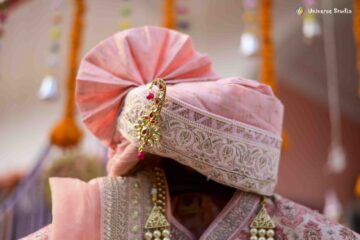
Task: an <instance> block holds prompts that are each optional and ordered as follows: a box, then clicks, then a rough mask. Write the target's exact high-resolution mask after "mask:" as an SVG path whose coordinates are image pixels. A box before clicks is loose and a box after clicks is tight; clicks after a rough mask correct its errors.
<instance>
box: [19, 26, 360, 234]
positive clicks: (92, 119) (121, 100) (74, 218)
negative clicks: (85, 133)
mask: <svg viewBox="0 0 360 240" xmlns="http://www.w3.org/2000/svg"><path fill="white" fill-rule="evenodd" d="M155 78H161V79H163V80H165V81H166V83H167V84H168V85H167V92H166V104H165V105H164V107H163V108H162V110H161V117H160V119H161V124H160V125H161V130H160V132H161V138H160V140H159V142H158V143H157V144H156V145H155V146H154V147H149V148H146V149H145V151H146V152H151V153H153V154H155V155H157V156H163V157H165V158H170V159H173V160H175V161H178V162H179V163H180V164H183V165H186V166H188V167H191V168H192V169H194V170H196V171H198V172H199V173H201V174H203V175H204V176H207V177H208V178H211V179H212V180H214V181H217V182H218V183H221V184H224V185H227V186H229V187H233V188H234V189H237V191H236V192H235V194H234V195H233V197H232V198H231V199H230V200H229V201H228V203H227V204H226V206H225V207H224V208H223V209H222V210H221V211H220V213H219V214H218V215H217V216H216V217H215V219H214V220H213V221H212V222H211V223H210V224H209V226H208V227H207V229H205V230H204V231H203V233H200V237H195V234H194V232H191V231H190V230H189V229H187V228H186V227H185V226H184V224H182V223H181V221H178V220H177V219H176V218H175V217H174V215H173V213H174V209H172V208H171V205H172V204H170V202H172V199H170V196H168V198H167V205H166V207H167V210H166V215H167V219H168V221H169V222H170V225H171V227H170V230H171V239H173V240H194V239H202V240H227V239H231V240H236V239H237V240H248V239H250V234H249V225H250V223H251V222H252V221H253V219H254V218H255V216H256V214H257V213H258V211H259V209H260V204H259V202H260V198H261V195H262V196H268V197H267V198H266V204H265V205H266V207H267V210H268V212H269V214H270V215H271V218H272V219H273V221H274V222H275V224H276V231H275V239H277V240H281V239H289V240H292V239H293V240H296V239H304V240H317V239H326V240H338V239H343V240H350V239H360V237H359V236H358V235H357V234H355V233H354V232H352V231H351V230H349V229H347V228H345V227H343V226H341V225H338V224H336V223H334V222H332V221H330V220H327V219H325V218H324V217H323V216H321V215H320V214H319V213H317V212H314V211H312V210H310V209H308V208H306V207H303V206H300V205H298V204H296V203H293V202H291V201H289V200H287V199H284V198H282V197H280V196H278V195H273V191H274V188H275V185H276V182H277V171H278V164H279V160H280V153H281V131H282V119H283V106H282V104H281V102H280V100H278V99H277V98H276V96H274V94H273V92H272V90H271V88H270V87H268V86H266V85H264V84H260V83H258V82H255V81H250V80H244V79H242V78H239V77H234V78H228V79H219V77H218V75H217V74H215V73H214V72H213V70H212V65H211V61H210V59H209V58H208V57H206V56H204V55H202V54H200V53H198V52H197V51H196V50H195V49H194V48H193V45H192V42H191V39H190V37H189V36H186V35H184V34H181V33H178V32H175V31H170V30H167V29H162V28H158V27H143V28H137V29H131V30H128V31H123V32H120V33H118V34H115V35H114V36H112V37H110V38H108V39H107V40H105V41H103V42H101V43H100V44H99V45H98V46H96V47H95V48H94V49H92V50H91V51H90V52H89V53H88V54H87V55H86V56H85V57H84V59H83V60H82V63H81V65H80V70H79V74H78V77H77V94H76V99H77V104H78V107H79V111H80V114H81V117H82V119H83V122H84V123H85V125H86V126H87V127H88V129H89V130H90V131H91V132H92V133H93V134H94V135H95V136H96V137H97V138H98V139H99V140H101V141H102V142H103V143H105V144H106V145H107V146H109V147H110V150H111V152H112V154H111V155H112V157H111V159H110V160H109V164H108V170H109V173H110V174H111V175H124V174H125V173H127V172H128V171H129V170H130V169H132V168H133V167H134V166H135V165H136V164H137V163H138V159H137V157H136V154H137V146H138V145H139V143H138V142H136V131H134V124H135V123H136V122H137V121H138V119H139V117H140V116H141V114H143V113H145V112H146V108H147V104H148V101H147V100H148V99H147V98H146V95H147V91H148V88H147V86H146V84H149V83H151V82H152V81H153V80H154V79H155ZM160 93H161V92H160ZM160 93H157V92H154V94H160ZM134 139H135V140H134ZM144 161H147V160H146V159H145V160H144ZM152 174H153V171H151V170H149V169H148V170H146V169H145V170H142V171H138V172H136V173H133V174H131V175H130V176H127V177H104V178H98V179H95V180H93V181H91V182H90V183H84V182H82V181H80V180H75V179H61V178H54V179H51V190H52V206H53V222H52V225H51V226H48V227H46V228H44V229H42V230H40V232H38V233H35V234H33V235H30V236H28V237H26V238H25V239H52V240H65V239H66V240H72V239H73V240H82V239H84V240H127V239H129V240H132V239H144V225H145V221H146V219H147V218H148V216H149V214H150V211H151V208H152V204H151V196H150V192H151V189H150V188H151V180H150V177H151V175H152ZM168 192H169V191H168ZM182 222H183V221H182ZM183 223H184V222H183ZM196 236H199V233H198V232H197V235H196Z"/></svg>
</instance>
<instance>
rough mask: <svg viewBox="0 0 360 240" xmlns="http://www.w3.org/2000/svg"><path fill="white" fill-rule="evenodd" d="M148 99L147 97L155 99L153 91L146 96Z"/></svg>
mask: <svg viewBox="0 0 360 240" xmlns="http://www.w3.org/2000/svg"><path fill="white" fill-rule="evenodd" d="M146 99H147V100H153V99H154V94H153V93H149V94H148V95H147V96H146Z"/></svg>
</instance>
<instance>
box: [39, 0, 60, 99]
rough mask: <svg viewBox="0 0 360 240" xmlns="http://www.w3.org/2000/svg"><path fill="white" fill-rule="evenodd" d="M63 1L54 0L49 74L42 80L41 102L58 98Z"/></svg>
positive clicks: (48, 60)
mask: <svg viewBox="0 0 360 240" xmlns="http://www.w3.org/2000/svg"><path fill="white" fill-rule="evenodd" d="M62 5H63V1H62V0H53V4H52V8H53V16H52V21H51V22H52V24H51V28H50V30H49V38H50V47H49V53H48V59H47V64H46V65H47V72H46V75H45V77H44V79H43V80H42V83H41V86H40V89H39V92H38V96H39V98H40V99H41V100H46V101H49V100H55V99H57V97H58V80H57V76H56V75H57V70H58V63H59V52H60V48H61V45H60V39H61V22H62V11H61V10H62V8H61V7H62Z"/></svg>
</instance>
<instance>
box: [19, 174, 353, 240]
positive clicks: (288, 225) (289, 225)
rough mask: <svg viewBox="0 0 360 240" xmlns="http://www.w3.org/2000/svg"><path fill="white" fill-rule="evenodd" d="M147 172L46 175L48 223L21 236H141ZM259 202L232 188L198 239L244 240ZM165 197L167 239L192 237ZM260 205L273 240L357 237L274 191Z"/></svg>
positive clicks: (100, 239)
mask: <svg viewBox="0 0 360 240" xmlns="http://www.w3.org/2000/svg"><path fill="white" fill-rule="evenodd" d="M149 174H151V171H147V170H144V171H142V172H138V173H136V174H134V175H133V176H130V177H104V178H98V179H95V180H92V181H91V182H90V183H85V182H82V181H80V180H76V179H62V178H53V179H51V188H52V192H53V223H52V225H50V226H47V227H45V228H44V229H42V230H40V231H39V232H37V233H34V234H32V235H30V236H28V237H26V238H24V239H26V240H29V239H52V240H63V239H67V240H72V239H74V240H80V239H84V240H85V239H86V240H110V239H111V240H115V239H124V240H125V239H143V236H144V229H143V226H144V223H145V221H146V218H147V216H148V215H149V213H150V210H151V200H150V188H151V183H150V181H149V179H148V178H149ZM168 199H169V198H168ZM259 201H260V196H259V195H256V194H252V193H247V192H243V191H240V190H238V191H236V192H235V194H234V196H233V197H232V198H231V200H230V201H229V202H228V203H227V204H226V206H225V207H224V209H223V210H222V211H221V212H220V214H218V216H217V217H216V218H215V220H214V221H213V222H212V223H211V224H210V225H209V227H208V228H207V229H206V230H205V231H204V233H203V234H202V235H201V237H200V238H199V239H202V240H210V239H211V240H215V239H217V240H227V239H229V240H230V239H231V240H248V239H249V238H250V235H249V225H250V223H251V221H252V220H253V219H254V217H255V215H256V214H257V211H258V209H259V207H260V205H259ZM169 202H170V199H169V201H168V205H167V212H166V214H167V217H168V219H169V222H170V224H171V234H172V238H171V239H174V240H195V239H197V238H195V236H194V235H193V234H192V233H191V232H190V231H189V230H187V229H186V228H185V227H184V226H183V225H182V224H181V223H180V222H179V221H178V220H177V219H176V218H175V217H174V216H173V215H172V210H171V206H170V205H171V204H169ZM266 207H267V210H268V212H269V214H270V215H271V217H272V219H273V220H274V222H275V223H276V233H275V239H278V240H284V239H289V240H291V239H293V240H295V239H304V240H318V239H319V240H320V239H324V240H340V239H343V240H352V239H360V236H359V235H357V234H356V233H354V232H352V231H351V230H349V229H348V228H346V227H343V226H341V225H339V224H337V223H335V222H333V221H331V220H328V219H326V218H325V217H324V216H322V215H321V214H320V213H318V212H316V211H313V210H310V209H308V208H306V207H304V206H301V205H299V204H296V203H294V202H292V201H290V200H288V199H286V198H283V197H281V196H279V195H274V197H272V198H267V200H266Z"/></svg>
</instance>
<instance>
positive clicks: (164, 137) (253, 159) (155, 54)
mask: <svg viewBox="0 0 360 240" xmlns="http://www.w3.org/2000/svg"><path fill="white" fill-rule="evenodd" d="M157 77H158V78H162V79H164V80H166V83H167V85H168V87H167V94H166V104H165V106H164V108H163V109H162V111H161V124H160V126H161V127H160V131H161V138H160V141H159V143H158V144H157V145H156V146H154V147H147V148H146V149H145V150H146V151H147V152H150V153H153V154H155V155H159V156H165V157H168V158H172V159H174V160H176V161H178V162H180V163H181V164H184V165H187V166H189V167H191V168H193V169H195V170H196V171H198V172H200V173H202V174H204V175H206V176H208V177H209V178H212V179H213V180H215V181H218V182H220V183H223V184H226V185H228V186H232V187H235V188H238V189H242V190H245V191H252V192H256V193H259V194H264V195H271V194H272V193H273V190H274V187H275V184H276V181H277V171H278V162H279V158H280V145H281V138H280V135H281V129H282V118H283V106H282V104H281V102H280V101H279V100H278V99H277V98H276V97H275V96H274V94H273V93H272V91H271V88H269V87H268V86H266V85H263V84H260V83H258V82H255V81H251V80H244V79H241V78H239V77H233V78H228V79H218V77H217V75H216V74H214V73H213V72H212V69H211V61H210V60H209V59H208V58H207V57H205V56H203V55H200V54H199V53H197V52H196V51H195V50H194V49H193V48H192V44H191V40H190V38H189V37H188V36H186V35H183V34H180V33H177V32H175V31H171V30H167V29H162V28H157V27H144V28H137V29H132V30H128V31H124V32H121V33H118V34H116V35H114V36H113V37H111V38H109V39H108V40H105V41H104V42H102V43H100V44H99V45H98V46H97V47H95V48H94V49H93V50H91V51H90V53H89V54H87V55H86V57H85V58H84V60H83V61H82V63H81V66H80V70H79V74H78V81H77V83H78V85H77V101H78V105H79V109H80V113H81V115H82V117H83V119H84V123H85V124H86V125H87V126H88V128H89V129H90V130H91V131H92V132H93V133H94V134H95V135H96V136H97V137H98V138H99V139H100V140H102V141H103V142H105V143H106V144H108V145H109V146H110V147H111V148H112V149H113V150H114V154H113V156H112V159H111V160H110V163H109V166H110V168H109V170H110V172H111V173H112V174H119V175H122V174H125V173H126V172H127V171H128V170H129V169H131V168H132V167H133V166H134V165H135V164H136V163H137V161H138V160H137V158H136V153H137V146H138V145H139V142H138V140H137V138H136V134H135V130H134V125H135V124H136V123H137V120H138V119H139V117H140V116H141V115H142V114H143V113H144V112H145V111H146V106H147V101H148V100H147V99H146V95H147V92H148V87H149V84H148V83H150V82H151V81H153V80H154V79H155V78H157ZM146 84H147V85H146Z"/></svg>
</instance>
